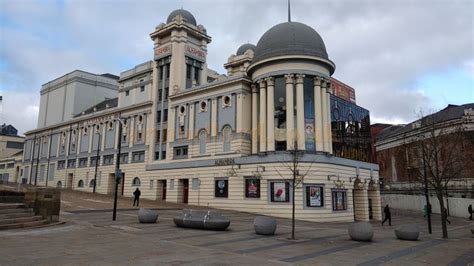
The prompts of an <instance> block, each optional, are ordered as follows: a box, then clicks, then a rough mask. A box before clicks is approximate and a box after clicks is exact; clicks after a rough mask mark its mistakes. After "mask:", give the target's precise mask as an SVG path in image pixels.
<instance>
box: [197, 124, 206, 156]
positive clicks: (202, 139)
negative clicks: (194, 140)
mask: <svg viewBox="0 0 474 266" xmlns="http://www.w3.org/2000/svg"><path fill="white" fill-rule="evenodd" d="M206 142H207V132H206V130H204V129H203V130H201V131H200V132H199V154H206Z"/></svg>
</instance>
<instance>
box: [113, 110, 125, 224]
mask: <svg viewBox="0 0 474 266" xmlns="http://www.w3.org/2000/svg"><path fill="white" fill-rule="evenodd" d="M119 116H120V115H119ZM116 120H117V121H118V122H119V131H118V148H117V158H116V160H115V195H114V211H113V216H112V220H113V221H115V218H116V217H117V194H118V184H119V178H121V177H122V173H121V171H120V151H121V148H122V125H123V123H124V120H122V119H121V118H120V117H118V118H116Z"/></svg>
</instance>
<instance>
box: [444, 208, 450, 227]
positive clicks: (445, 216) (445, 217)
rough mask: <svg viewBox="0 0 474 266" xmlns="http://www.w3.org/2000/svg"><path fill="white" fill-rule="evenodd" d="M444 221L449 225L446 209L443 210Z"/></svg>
mask: <svg viewBox="0 0 474 266" xmlns="http://www.w3.org/2000/svg"><path fill="white" fill-rule="evenodd" d="M444 219H446V222H448V224H451V221H450V220H448V209H446V208H444Z"/></svg>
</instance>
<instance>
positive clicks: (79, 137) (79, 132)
mask: <svg viewBox="0 0 474 266" xmlns="http://www.w3.org/2000/svg"><path fill="white" fill-rule="evenodd" d="M76 132H77V134H76V138H77V144H76V154H77V155H79V153H80V152H81V145H82V128H80V127H78V128H77V131H76ZM48 141H51V138H48ZM48 145H49V143H48ZM49 150H50V149H49V148H48V154H51V152H50V151H49ZM48 167H49V166H48Z"/></svg>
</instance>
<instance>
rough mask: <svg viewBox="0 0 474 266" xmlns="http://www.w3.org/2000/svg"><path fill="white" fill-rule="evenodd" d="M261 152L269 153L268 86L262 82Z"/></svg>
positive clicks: (260, 83)
mask: <svg viewBox="0 0 474 266" xmlns="http://www.w3.org/2000/svg"><path fill="white" fill-rule="evenodd" d="M259 85H260V152H266V151H267V123H266V122H267V84H266V82H265V81H264V80H260V82H259Z"/></svg>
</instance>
